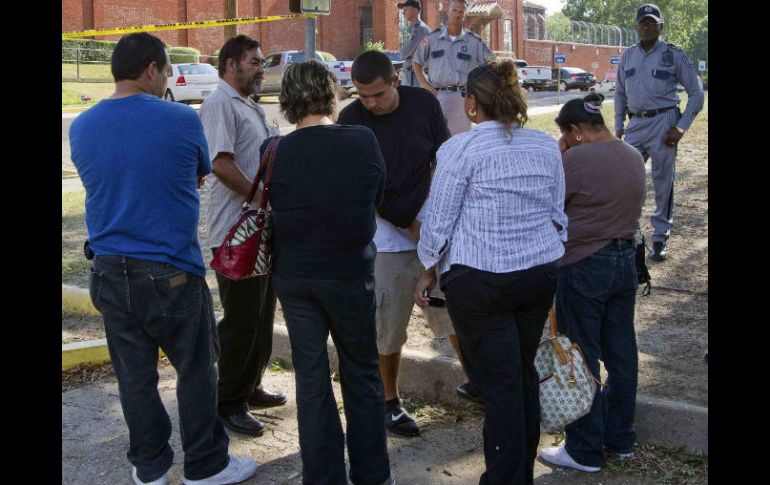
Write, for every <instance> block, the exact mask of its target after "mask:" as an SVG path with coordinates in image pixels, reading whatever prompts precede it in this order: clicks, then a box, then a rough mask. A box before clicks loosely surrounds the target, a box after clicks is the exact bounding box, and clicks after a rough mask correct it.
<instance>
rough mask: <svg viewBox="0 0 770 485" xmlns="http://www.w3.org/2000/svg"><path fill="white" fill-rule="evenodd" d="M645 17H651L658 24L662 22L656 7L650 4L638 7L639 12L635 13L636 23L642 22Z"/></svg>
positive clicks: (661, 16)
mask: <svg viewBox="0 0 770 485" xmlns="http://www.w3.org/2000/svg"><path fill="white" fill-rule="evenodd" d="M645 17H652V18H653V20H655V21H656V22H658V23H661V22H663V15H661V14H660V9H659V8H658V6H657V5H655V4H652V3H647V4H644V5H642V6H641V7H639V10H637V11H636V23H637V24H638V23H639V22H641V21H642V20H644V18H645Z"/></svg>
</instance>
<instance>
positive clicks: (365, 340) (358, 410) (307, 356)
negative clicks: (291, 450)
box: [273, 275, 390, 485]
mask: <svg viewBox="0 0 770 485" xmlns="http://www.w3.org/2000/svg"><path fill="white" fill-rule="evenodd" d="M273 285H274V287H275V292H276V293H277V294H278V299H279V300H280V301H281V307H282V308H283V312H284V316H285V317H286V328H287V329H288V331H289V341H290V343H291V358H292V363H293V365H294V371H295V379H296V387H297V421H298V424H299V447H300V454H301V455H302V483H303V484H305V485H345V484H347V483H348V482H347V478H346V477H345V460H344V446H345V445H344V443H345V440H344V435H343V433H342V425H341V422H340V416H339V412H338V410H337V403H336V401H335V399H334V391H333V389H332V383H331V379H330V378H329V356H328V353H327V350H326V339H327V338H328V336H329V334H330V333H331V336H332V340H333V341H334V346H335V347H336V348H337V355H338V356H339V362H340V369H339V371H340V384H341V387H342V399H343V402H344V403H345V418H346V420H347V444H348V457H349V458H350V481H351V482H353V483H354V484H356V485H379V484H382V483H384V482H385V481H386V480H388V479H389V477H390V461H389V459H388V449H387V441H386V438H385V424H384V421H383V419H384V417H385V397H384V391H383V387H382V378H381V377H380V367H379V355H378V353H377V329H376V327H375V322H374V312H375V298H374V278H373V277H372V276H371V275H367V276H365V277H364V276H362V277H361V278H356V279H351V280H315V279H298V278H297V279H295V278H281V277H279V276H275V275H274V276H273Z"/></svg>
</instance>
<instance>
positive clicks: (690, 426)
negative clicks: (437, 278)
mask: <svg viewBox="0 0 770 485" xmlns="http://www.w3.org/2000/svg"><path fill="white" fill-rule="evenodd" d="M62 310H66V311H70V312H73V313H86V314H88V315H99V312H98V311H97V310H96V308H94V307H93V304H92V303H91V299H90V297H89V295H88V290H85V289H83V288H78V287H76V286H71V285H64V284H62ZM219 318H221V314H219V313H218V312H217V320H219ZM326 346H327V350H328V354H329V367H330V369H332V371H335V370H336V369H337V368H339V359H338V357H337V351H336V350H335V348H334V344H333V342H332V339H331V337H329V339H328V340H327V344H326ZM272 357H273V358H278V359H281V360H282V361H283V362H285V363H286V365H287V366H288V367H292V365H291V345H290V343H289V333H288V330H287V329H286V326H285V322H284V320H283V318H280V317H276V319H275V326H274V328H273V353H272ZM109 360H110V358H109V354H108V353H107V341H106V340H104V339H102V340H91V341H88V342H77V343H73V344H64V345H62V369H69V368H72V367H74V366H76V365H78V364H84V363H91V364H94V363H103V362H107V361H109ZM65 364H66V366H65ZM462 379H463V371H462V366H461V365H460V362H459V361H458V360H457V359H455V358H452V357H446V356H443V355H433V354H428V353H426V352H421V351H417V350H411V349H407V348H404V349H403V350H402V352H401V373H400V376H399V388H400V391H401V393H402V394H405V395H408V396H414V397H417V398H420V399H425V400H428V401H438V402H442V403H445V404H448V405H450V406H454V407H457V406H461V405H466V404H465V401H463V400H461V399H460V398H459V397H457V395H456V394H455V388H456V387H457V385H458V384H459V383H460V382H462ZM634 425H635V428H636V431H637V438H638V440H639V441H640V442H643V443H656V444H668V445H674V446H685V447H686V448H687V450H688V451H690V452H691V453H695V454H705V455H708V408H707V407H701V406H695V405H692V404H688V403H683V402H680V401H673V400H668V399H661V398H656V397H652V396H646V395H643V394H638V395H637V400H636V415H635V417H634Z"/></svg>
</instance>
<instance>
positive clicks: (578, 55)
mask: <svg viewBox="0 0 770 485" xmlns="http://www.w3.org/2000/svg"><path fill="white" fill-rule="evenodd" d="M524 46H525V47H524V51H523V54H524V55H522V56H519V58H521V59H524V60H526V61H527V62H528V63H530V64H532V65H535V66H552V67H556V66H555V64H554V63H553V54H554V53H555V52H563V53H565V54H567V63H566V64H564V65H565V66H568V67H579V68H581V69H585V70H586V71H588V72H592V73H594V75H595V76H596V79H597V80H600V79H602V78H604V77H606V74H607V71H608V70H609V69H611V68H612V67H613V66H612V65H611V64H610V56H614V55H620V54H622V53H623V50H624V49H625V47H617V46H615V47H612V46H596V45H590V44H572V43H565V42H552V41H548V40H532V39H527V40H526V41H525V42H524ZM573 46H574V50H573ZM593 63H596V64H598V67H593V65H592V64H593Z"/></svg>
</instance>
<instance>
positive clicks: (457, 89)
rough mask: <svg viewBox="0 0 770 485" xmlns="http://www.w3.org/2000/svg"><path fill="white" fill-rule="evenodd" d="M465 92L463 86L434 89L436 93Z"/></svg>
mask: <svg viewBox="0 0 770 485" xmlns="http://www.w3.org/2000/svg"><path fill="white" fill-rule="evenodd" d="M463 90H465V86H441V87H440V88H436V91H450V92H455V91H463Z"/></svg>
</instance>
